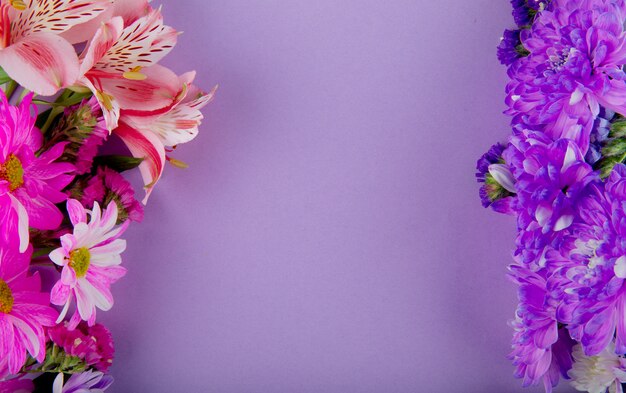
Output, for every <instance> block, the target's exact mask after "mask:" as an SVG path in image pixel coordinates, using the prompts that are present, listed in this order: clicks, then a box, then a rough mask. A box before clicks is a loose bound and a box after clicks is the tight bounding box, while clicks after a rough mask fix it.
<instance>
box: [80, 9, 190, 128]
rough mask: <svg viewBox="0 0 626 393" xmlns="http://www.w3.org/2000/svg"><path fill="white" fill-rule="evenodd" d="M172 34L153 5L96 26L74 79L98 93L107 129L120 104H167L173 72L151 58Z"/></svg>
mask: <svg viewBox="0 0 626 393" xmlns="http://www.w3.org/2000/svg"><path fill="white" fill-rule="evenodd" d="M129 20H132V19H129ZM129 20H127V22H128V21H129ZM177 37H178V33H177V32H176V30H174V29H173V28H171V27H169V26H165V25H164V24H163V16H162V15H161V12H160V10H155V9H151V10H150V11H149V13H148V14H147V15H145V16H142V17H140V18H138V19H137V20H135V21H133V22H132V23H130V24H129V25H125V20H124V18H123V17H121V16H116V17H113V18H112V19H111V20H109V21H107V22H106V23H103V24H102V25H101V26H100V28H99V29H98V31H96V33H95V35H94V37H93V39H92V40H91V41H90V42H89V44H88V46H87V49H86V50H85V52H84V53H83V55H81V64H80V75H81V78H80V79H79V81H78V84H81V85H83V86H85V87H87V88H89V89H90V90H91V91H92V92H93V93H94V95H95V96H96V98H97V99H98V102H99V103H100V106H101V107H102V110H103V112H104V118H105V120H106V124H107V128H108V129H109V131H112V130H114V129H115V128H116V127H117V126H118V121H119V117H120V111H121V110H122V109H125V110H136V111H160V110H165V109H166V108H169V107H171V105H172V104H173V102H174V100H175V99H176V97H177V96H178V95H179V93H180V89H179V84H178V78H176V76H175V75H174V74H173V73H172V72H171V71H169V70H167V69H166V68H165V67H156V66H155V64H156V63H157V62H158V61H159V60H161V59H162V58H163V57H164V56H165V55H167V54H168V53H169V52H170V51H171V50H172V48H173V47H174V45H176V40H177Z"/></svg>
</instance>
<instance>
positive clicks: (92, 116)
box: [46, 97, 109, 175]
mask: <svg viewBox="0 0 626 393" xmlns="http://www.w3.org/2000/svg"><path fill="white" fill-rule="evenodd" d="M108 136H109V131H108V130H107V127H106V122H105V120H104V115H103V114H102V109H101V108H100V104H98V100H97V99H96V97H92V98H91V99H89V100H83V101H82V102H81V103H79V104H77V105H73V106H70V107H67V108H65V111H64V113H63V116H62V117H61V119H60V120H59V123H58V124H57V125H56V127H55V128H54V129H53V130H52V132H51V133H50V135H49V136H48V138H47V140H46V145H52V144H55V143H58V142H60V141H63V142H65V150H64V152H63V156H62V157H61V161H64V162H69V163H71V164H74V166H75V167H76V173H77V174H79V175H82V174H85V173H88V172H90V171H91V167H92V165H93V160H94V158H95V156H96V155H97V154H98V148H99V147H100V146H101V145H102V144H103V143H104V142H105V141H106V140H107V138H108Z"/></svg>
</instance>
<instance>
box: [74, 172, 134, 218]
mask: <svg viewBox="0 0 626 393" xmlns="http://www.w3.org/2000/svg"><path fill="white" fill-rule="evenodd" d="M80 201H81V203H82V204H83V206H85V207H87V208H91V207H93V205H94V202H98V203H100V204H101V205H102V206H108V204H109V203H111V202H115V204H116V205H117V210H118V214H117V217H118V223H120V224H121V223H122V222H124V221H126V220H131V221H135V222H141V220H143V206H142V205H141V203H140V202H139V201H137V199H135V190H133V187H132V186H131V184H130V183H129V182H128V181H127V180H126V179H125V178H124V176H122V175H121V174H120V173H118V172H116V171H114V170H113V169H111V168H109V167H98V170H97V172H96V175H95V176H93V177H91V178H90V179H89V181H88V182H87V186H86V187H85V189H84V190H83V194H82V197H81V198H80Z"/></svg>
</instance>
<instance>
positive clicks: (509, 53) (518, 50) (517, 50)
mask: <svg viewBox="0 0 626 393" xmlns="http://www.w3.org/2000/svg"><path fill="white" fill-rule="evenodd" d="M528 53H529V52H528V51H527V50H526V48H524V45H522V41H521V39H520V31H519V30H508V29H507V30H504V33H502V38H501V39H500V45H498V52H497V54H498V60H499V61H500V63H502V64H503V65H505V66H510V65H511V64H513V63H514V62H515V61H516V60H517V59H520V58H522V57H526V56H528Z"/></svg>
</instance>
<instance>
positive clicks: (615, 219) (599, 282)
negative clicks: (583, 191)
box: [549, 164, 626, 356]
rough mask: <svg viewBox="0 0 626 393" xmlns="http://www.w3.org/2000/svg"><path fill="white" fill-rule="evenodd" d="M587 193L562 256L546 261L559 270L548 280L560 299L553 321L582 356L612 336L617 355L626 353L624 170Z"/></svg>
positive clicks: (617, 169) (615, 171) (619, 167)
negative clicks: (566, 329)
mask: <svg viewBox="0 0 626 393" xmlns="http://www.w3.org/2000/svg"><path fill="white" fill-rule="evenodd" d="M588 193H589V194H588V195H587V196H586V197H585V198H583V199H582V200H581V201H580V202H579V203H578V205H577V207H578V210H579V213H578V215H577V218H576V220H575V222H574V223H573V224H572V226H571V228H570V229H569V232H570V236H568V237H567V239H566V241H565V242H564V245H563V247H561V249H560V253H555V254H554V255H552V256H550V258H549V259H550V261H549V263H550V264H551V265H553V266H558V268H557V270H556V273H555V274H554V275H553V277H551V279H550V281H551V283H550V287H551V288H554V291H555V292H557V293H560V294H561V295H560V296H561V297H562V301H561V304H560V306H559V308H558V312H557V317H558V319H559V321H561V322H563V323H567V324H569V330H570V333H571V335H572V337H573V338H574V339H576V340H578V341H580V342H581V344H582V346H583V348H584V351H585V354H587V355H589V356H591V355H597V354H598V353H600V352H601V351H602V350H604V349H605V348H606V346H607V345H608V344H609V343H610V342H611V341H612V339H613V337H614V336H615V351H616V353H619V354H626V285H624V283H625V279H626V242H625V241H624V239H626V166H624V165H622V164H619V165H616V166H615V168H614V169H613V172H612V173H611V175H610V177H609V179H608V180H607V182H606V183H601V182H594V183H593V184H592V185H590V187H589V191H588Z"/></svg>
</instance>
